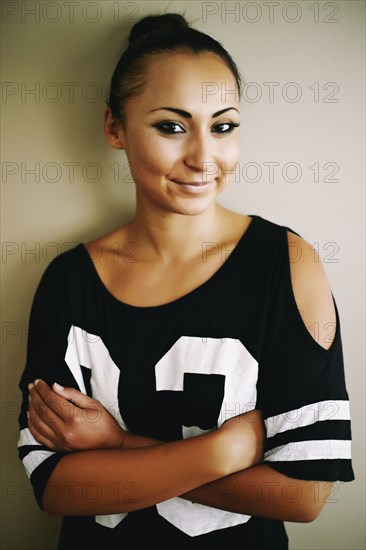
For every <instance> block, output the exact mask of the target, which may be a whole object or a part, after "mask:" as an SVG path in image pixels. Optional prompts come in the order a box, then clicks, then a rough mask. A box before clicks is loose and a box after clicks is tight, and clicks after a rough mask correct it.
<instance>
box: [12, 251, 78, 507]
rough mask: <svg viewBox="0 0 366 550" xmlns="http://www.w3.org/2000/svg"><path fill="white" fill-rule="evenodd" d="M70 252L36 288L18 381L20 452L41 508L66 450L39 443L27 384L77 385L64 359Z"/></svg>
mask: <svg viewBox="0 0 366 550" xmlns="http://www.w3.org/2000/svg"><path fill="white" fill-rule="evenodd" d="M69 255H70V252H67V253H64V254H63V255H60V256H59V257H57V258H55V259H54V260H53V261H52V262H51V264H49V265H48V267H47V268H46V270H45V272H44V273H43V276H42V278H41V280H40V283H39V285H38V287H37V289H36V292H35V295H34V299H33V303H32V308H31V312H30V318H29V331H28V341H27V356H26V364H25V368H24V371H23V373H22V376H21V379H20V383H19V388H20V390H21V392H22V404H21V410H20V415H19V430H20V431H19V440H18V454H19V458H20V460H21V461H22V464H23V466H24V469H25V471H26V474H27V476H28V477H29V478H30V481H31V484H32V487H33V490H34V494H35V497H36V500H37V503H38V505H39V506H40V507H41V508H42V501H41V499H42V494H43V491H44V488H45V486H46V484H47V481H48V479H49V477H50V475H51V473H52V471H53V469H54V468H55V466H56V464H57V463H58V461H59V460H60V459H61V458H62V457H63V456H64V454H65V453H58V452H54V451H52V450H50V449H48V448H47V447H45V446H44V445H41V444H39V443H38V442H37V441H36V440H35V439H34V437H33V436H32V434H31V432H30V430H29V429H28V422H27V414H26V413H27V410H28V384H29V383H30V382H34V380H35V379H36V378H42V379H43V380H45V381H46V382H47V383H48V384H49V385H51V384H52V383H53V382H59V383H60V384H62V385H65V386H66V385H67V386H73V387H77V386H75V380H74V378H73V377H72V375H71V373H70V371H69V369H68V368H67V366H66V364H65V361H64V356H65V349H66V344H67V327H68V326H69V325H68V319H67V317H68V313H67V312H68V299H67V293H66V292H65V276H64V269H63V268H64V267H65V260H66V259H67V258H69V257H70V256H69Z"/></svg>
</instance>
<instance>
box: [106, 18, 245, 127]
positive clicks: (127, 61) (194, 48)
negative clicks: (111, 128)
mask: <svg viewBox="0 0 366 550" xmlns="http://www.w3.org/2000/svg"><path fill="white" fill-rule="evenodd" d="M174 51H180V52H187V53H204V52H211V53H213V54H216V55H217V56H219V57H220V58H221V59H222V60H223V61H224V63H226V65H227V67H228V68H229V69H230V70H231V72H232V74H233V76H234V78H235V81H236V85H237V87H238V92H239V97H241V88H242V85H241V76H240V73H239V70H238V67H237V66H236V64H235V62H234V61H233V59H232V57H231V56H230V54H229V53H228V52H227V51H226V50H225V48H224V47H223V46H222V45H221V44H220V43H219V42H218V41H217V40H215V39H214V38H212V37H211V36H209V35H207V34H205V33H203V32H200V31H197V30H195V29H192V28H191V27H189V25H188V23H187V21H186V20H185V18H184V17H183V16H182V15H180V14H178V13H166V14H164V15H152V16H148V17H144V18H143V19H141V20H140V21H138V22H137V23H136V24H135V25H134V26H133V27H132V29H131V32H130V36H129V39H128V47H127V49H126V50H125V51H124V52H123V54H122V56H121V58H120V60H119V61H118V63H117V66H116V68H115V70H114V73H113V76H112V79H111V84H110V90H109V95H108V98H107V105H108V107H109V108H110V109H111V112H112V115H113V117H114V118H115V119H116V120H119V121H120V122H122V123H123V122H124V121H125V102H126V100H127V99H129V98H132V97H135V96H138V95H139V94H141V93H142V92H143V89H144V75H145V71H146V69H147V67H148V63H149V56H151V55H154V54H159V53H165V52H174Z"/></svg>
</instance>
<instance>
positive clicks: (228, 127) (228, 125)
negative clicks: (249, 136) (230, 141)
mask: <svg viewBox="0 0 366 550" xmlns="http://www.w3.org/2000/svg"><path fill="white" fill-rule="evenodd" d="M239 126H240V122H222V123H221V124H216V126H214V133H215V134H230V133H231V132H232V131H233V130H234V128H238V127H239Z"/></svg>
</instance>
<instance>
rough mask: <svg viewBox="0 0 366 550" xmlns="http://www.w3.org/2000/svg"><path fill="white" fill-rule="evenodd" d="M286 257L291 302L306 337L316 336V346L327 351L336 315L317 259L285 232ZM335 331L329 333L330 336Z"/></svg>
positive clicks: (310, 249)
mask: <svg viewBox="0 0 366 550" xmlns="http://www.w3.org/2000/svg"><path fill="white" fill-rule="evenodd" d="M287 240H288V247H289V257H290V273H291V284H292V289H293V293H294V297H295V301H296V304H297V307H298V310H299V312H300V315H301V317H302V319H303V321H304V324H305V326H306V327H307V329H308V330H309V332H310V334H312V335H313V334H314V325H315V323H317V325H316V326H317V329H318V330H317V331H315V332H316V334H318V335H319V341H318V343H319V344H320V345H321V346H322V347H323V348H325V349H329V348H330V346H331V344H332V342H329V326H330V324H329V323H332V324H334V325H333V326H334V327H335V324H336V312H335V307H334V302H333V297H332V291H331V288H330V284H329V281H328V278H327V275H326V272H325V269H324V266H323V263H322V261H321V259H320V258H319V255H318V254H317V252H316V250H315V249H314V248H313V247H312V246H311V244H310V243H308V242H307V241H306V240H305V239H303V238H302V237H299V236H298V235H295V234H294V233H292V232H290V231H288V232H287ZM334 333H335V331H334V332H333V334H334Z"/></svg>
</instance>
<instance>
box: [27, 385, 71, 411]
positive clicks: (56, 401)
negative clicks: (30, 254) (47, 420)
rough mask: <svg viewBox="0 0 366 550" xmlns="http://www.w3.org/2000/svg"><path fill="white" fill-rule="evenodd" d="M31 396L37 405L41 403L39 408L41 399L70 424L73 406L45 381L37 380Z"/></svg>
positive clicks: (31, 390)
mask: <svg viewBox="0 0 366 550" xmlns="http://www.w3.org/2000/svg"><path fill="white" fill-rule="evenodd" d="M37 394H38V395H37ZM30 395H31V398H32V400H34V402H35V403H39V406H41V401H40V400H39V399H38V398H40V399H41V400H42V402H43V403H44V404H45V405H47V407H48V408H49V409H51V410H52V411H53V413H54V414H56V415H57V416H58V417H59V418H61V419H62V420H63V421H64V422H68V421H69V420H70V418H73V411H72V408H73V405H72V404H71V403H70V402H69V401H68V400H67V399H64V398H63V397H61V396H60V395H58V394H57V393H56V392H54V391H53V390H52V389H51V388H50V387H49V386H48V384H46V382H44V381H43V380H40V379H37V380H35V381H34V386H33V387H32V388H31V389H30Z"/></svg>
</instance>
